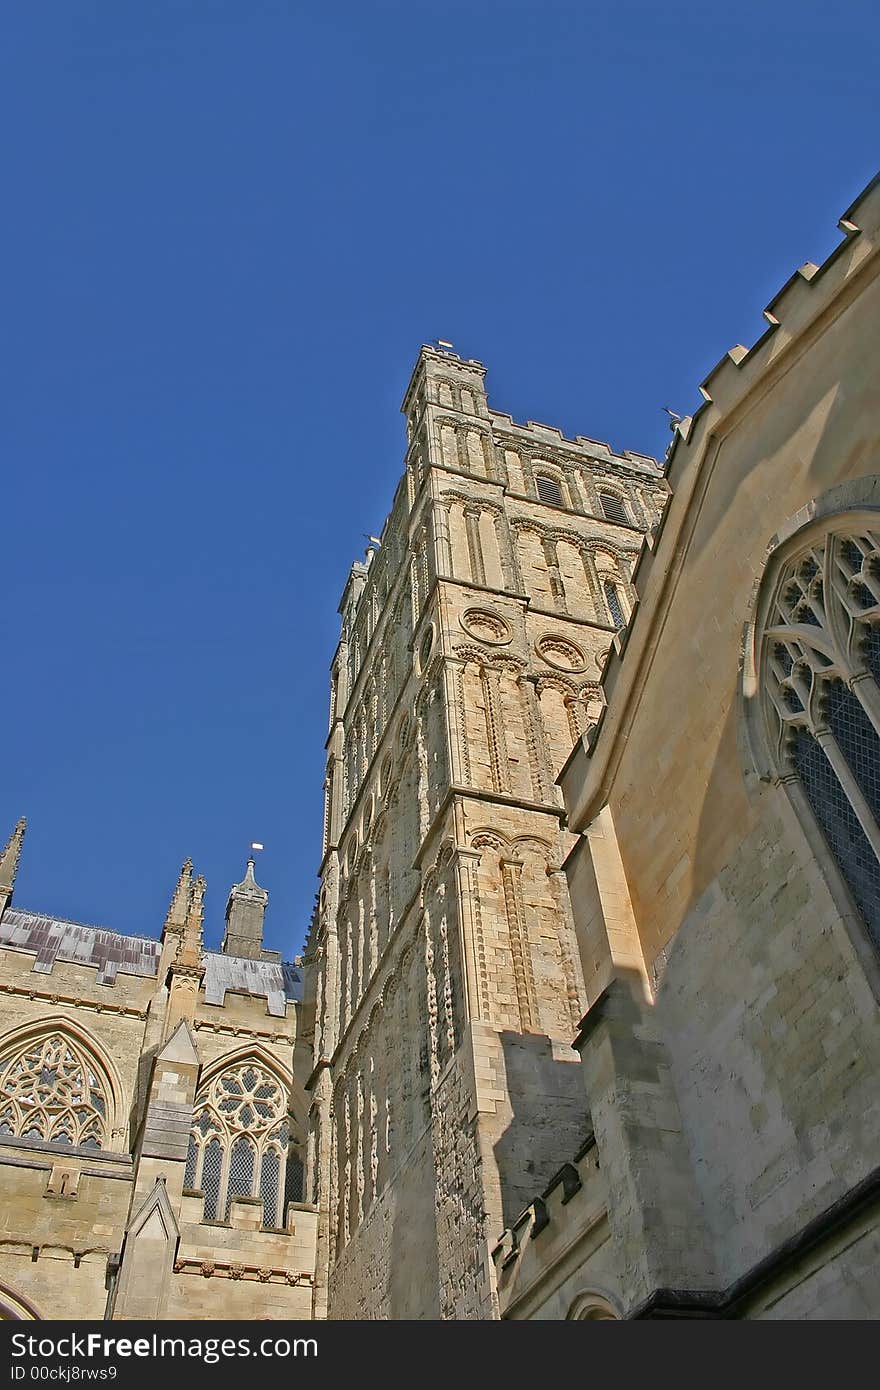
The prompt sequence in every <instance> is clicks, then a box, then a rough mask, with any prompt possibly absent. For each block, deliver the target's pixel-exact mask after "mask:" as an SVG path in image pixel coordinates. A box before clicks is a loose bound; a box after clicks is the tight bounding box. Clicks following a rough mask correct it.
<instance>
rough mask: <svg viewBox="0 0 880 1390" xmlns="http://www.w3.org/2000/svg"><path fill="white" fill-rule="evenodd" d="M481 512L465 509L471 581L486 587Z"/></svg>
mask: <svg viewBox="0 0 880 1390" xmlns="http://www.w3.org/2000/svg"><path fill="white" fill-rule="evenodd" d="M481 512H482V508H481V507H471V506H467V507H465V509H464V522H465V529H466V531H467V543H468V555H469V557H470V562H471V579H472V580H473V582H474V584H481V585H483V586H485V583H486V567H485V565H484V563H483V546H482V542H481V540H480V515H481Z"/></svg>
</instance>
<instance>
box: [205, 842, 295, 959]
mask: <svg viewBox="0 0 880 1390" xmlns="http://www.w3.org/2000/svg"><path fill="white" fill-rule="evenodd" d="M254 863H255V861H254V859H253V857H251V858H249V859H248V861H247V869H246V870H245V875H244V878H243V879H242V881H241V883H234V884H233V885H232V887H231V888H230V890H229V900H228V902H227V904H226V933H225V935H224V937H223V944H222V946H221V947H220V949H221V951H222V952H223V953H224V955H227V956H244V957H245V958H246V959H247V960H280V959H281V956H280V954H279V952H278V951H265V950H264V949H263V917H264V916H265V912H266V905H267V903H268V901H269V894H268V893H267V892H266V890H265V888H261V887H260V885H259V884H258V883H257V881H256V879H255V878H254Z"/></svg>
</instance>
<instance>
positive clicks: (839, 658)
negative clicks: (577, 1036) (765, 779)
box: [759, 519, 880, 950]
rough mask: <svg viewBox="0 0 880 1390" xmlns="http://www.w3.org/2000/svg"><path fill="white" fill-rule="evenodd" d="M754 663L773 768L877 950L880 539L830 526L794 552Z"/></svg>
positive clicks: (879, 920)
mask: <svg viewBox="0 0 880 1390" xmlns="http://www.w3.org/2000/svg"><path fill="white" fill-rule="evenodd" d="M853 520H854V519H853ZM844 528H845V529H844ZM759 660H760V672H761V689H762V692H763V712H764V722H765V727H766V731H767V734H768V738H769V742H770V747H771V749H772V751H773V755H774V759H775V762H776V764H777V766H778V768H779V769H780V771H781V772H782V773H783V775H787V776H793V777H795V778H796V779H797V781H798V782H799V784H800V786H801V787H802V789H803V792H804V794H805V796H806V799H807V801H808V803H809V805H810V808H811V810H812V812H813V815H814V816H815V818H816V821H817V822H818V824H819V826H820V828H821V830H822V832H823V835H824V837H825V840H826V842H827V844H828V847H829V849H830V850H831V853H832V855H833V857H834V859H835V861H836V863H837V865H838V868H839V869H840V871H841V874H842V876H843V878H844V880H845V882H846V884H847V886H848V888H849V890H850V893H851V894H852V897H853V899H854V900H855V903H856V906H857V907H858V909H859V911H860V913H861V916H862V918H863V920H864V922H865V925H866V927H867V929H868V934H869V936H870V937H871V939H872V941H873V943H874V945H875V947H876V948H877V949H878V950H880V738H878V733H880V689H878V683H880V531H875V530H872V529H871V527H870V525H866V526H864V527H862V526H858V525H855V524H853V522H851V523H850V525H846V523H845V522H843V521H842V519H839V520H838V521H837V523H836V526H835V527H834V529H830V528H829V529H828V530H827V531H826V532H825V533H824V534H821V535H819V536H818V537H814V539H813V540H812V541H811V542H810V543H809V544H806V545H803V546H801V548H800V549H799V550H798V552H797V553H796V554H795V555H794V556H792V558H791V559H789V561H788V562H787V563H786V564H785V565H784V567H783V568H782V570H781V571H780V574H779V577H778V579H777V582H776V585H775V588H774V590H773V593H772V595H771V597H770V601H769V604H768V607H767V610H766V614H765V618H764V623H763V630H762V633H761V640H760V652H759Z"/></svg>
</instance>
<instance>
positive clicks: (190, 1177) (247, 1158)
mask: <svg viewBox="0 0 880 1390" xmlns="http://www.w3.org/2000/svg"><path fill="white" fill-rule="evenodd" d="M297 1165H299V1169H301V1164H300V1162H299V1157H298V1155H297V1154H296V1151H295V1150H294V1149H292V1147H291V1142H290V1122H289V1119H288V1114H287V1093H286V1090H285V1088H284V1086H283V1085H282V1084H281V1082H280V1081H279V1080H278V1078H277V1077H276V1076H275V1075H274V1074H273V1073H271V1072H269V1071H268V1070H267V1069H266V1068H265V1067H263V1066H262V1065H261V1064H260V1063H259V1062H257V1061H251V1060H247V1061H244V1062H240V1063H239V1064H237V1065H236V1066H233V1067H230V1068H229V1069H228V1070H226V1071H224V1072H222V1073H221V1074H220V1075H219V1076H215V1077H214V1078H213V1079H212V1080H211V1081H210V1082H209V1083H208V1085H207V1087H205V1088H203V1089H202V1090H200V1092H199V1094H198V1095H197V1097H196V1104H195V1109H194V1111H193V1125H192V1130H191V1132H190V1140H189V1153H188V1156H187V1163H186V1174H185V1177H184V1187H186V1188H187V1189H188V1190H189V1191H190V1192H200V1193H201V1194H202V1197H203V1199H204V1204H205V1205H204V1219H205V1220H206V1221H228V1220H229V1210H230V1207H231V1204H232V1199H233V1197H256V1198H259V1199H260V1200H261V1202H262V1205H263V1224H264V1225H266V1226H274V1227H279V1226H281V1225H283V1221H284V1209H285V1203H286V1201H298V1200H300V1194H301V1190H302V1184H301V1182H300V1185H299V1189H298V1190H297V1191H296V1192H294V1191H290V1190H289V1191H287V1192H286V1193H285V1181H284V1180H285V1175H286V1174H289V1175H290V1177H291V1182H290V1183H289V1187H291V1188H295V1187H296V1174H297V1172H298V1171H299V1169H298V1167H297Z"/></svg>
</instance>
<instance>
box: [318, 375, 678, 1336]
mask: <svg viewBox="0 0 880 1390" xmlns="http://www.w3.org/2000/svg"><path fill="white" fill-rule="evenodd" d="M484 376H485V368H484V367H483V366H482V365H481V364H480V363H479V362H474V361H463V360H462V359H460V358H459V357H458V356H456V355H455V354H454V353H452V352H448V351H442V350H439V349H437V348H433V347H424V348H422V350H421V352H420V353H419V358H418V362H417V363H416V367H415V370H414V372H413V376H412V380H411V382H410V385H409V388H408V390H407V393H406V396H405V399H404V403H403V413H404V415H405V417H406V426H407V440H408V447H407V454H406V469H405V473H404V476H403V478H402V479H401V482H400V484H399V486H398V489H397V492H396V495H395V498H394V503H393V506H392V509H391V513H390V515H389V517H388V519H387V521H386V523H385V525H384V527H383V529H382V535H381V538H380V540H379V542H378V543H377V544H376V545H375V546H373V547H371V549H370V550H368V552H367V555H366V558H365V560H364V561H363V562H358V563H356V564H355V565H354V566H353V568H352V571H351V575H350V577H349V580H348V583H347V585H346V587H345V591H344V593H343V596H342V602H341V605H340V614H341V618H342V632H341V639H340V643H339V647H338V649H337V652H336V655H335V658H334V661H333V665H332V675H331V709H330V731H329V739H328V744H327V750H328V751H327V777H326V784H325V835H324V856H323V862H322V867H321V890H320V894H319V899H318V903H317V907H316V913H315V919H314V922H313V926H312V931H311V934H310V939H309V947H308V954H307V963H308V971H307V985H306V991H307V992H306V1009H307V1012H308V1011H310V1012H311V1013H312V1018H313V1024H312V1027H313V1038H312V1058H311V1059H310V1060H311V1063H312V1070H311V1076H310V1078H309V1081H308V1088H309V1091H310V1094H311V1110H310V1132H309V1158H308V1169H309V1172H308V1181H309V1185H310V1186H309V1196H310V1198H311V1200H313V1201H314V1202H316V1203H318V1204H319V1206H320V1208H321V1218H320V1226H319V1254H318V1260H319V1272H318V1281H319V1285H320V1294H319V1297H318V1299H317V1300H316V1302H317V1303H318V1304H320V1300H321V1299H326V1300H327V1303H328V1308H329V1315H330V1316H331V1317H336V1318H363V1317H380V1318H406V1317H416V1318H435V1317H451V1318H468V1319H474V1318H485V1317H493V1316H496V1315H497V1309H496V1299H495V1290H494V1270H493V1266H492V1262H491V1260H490V1259H489V1257H488V1244H489V1242H490V1241H494V1240H495V1239H496V1238H497V1237H498V1235H499V1234H500V1233H501V1231H502V1229H503V1228H504V1226H505V1225H506V1224H508V1222H509V1221H510V1220H511V1219H512V1218H513V1217H515V1216H516V1215H517V1214H518V1212H519V1211H520V1210H521V1209H522V1207H523V1206H525V1205H526V1204H527V1203H528V1202H529V1201H531V1200H532V1198H533V1196H534V1193H535V1192H536V1191H538V1190H540V1189H541V1187H542V1184H546V1183H547V1182H548V1181H549V1180H550V1178H551V1177H552V1176H553V1174H554V1172H555V1170H556V1168H557V1167H558V1164H559V1156H560V1154H565V1153H572V1154H573V1153H575V1152H576V1151H577V1150H578V1148H579V1146H580V1145H581V1144H582V1143H583V1141H584V1138H585V1136H586V1133H587V1130H588V1118H587V1114H586V1100H585V1096H584V1092H583V1087H582V1082H581V1077H580V1071H579V1068H578V1065H577V1057H576V1054H575V1053H574V1052H573V1051H572V1050H571V1047H570V1041H571V1039H572V1038H573V1036H574V1032H575V1029H576V1026H577V1024H578V1021H579V1019H580V1017H581V1015H582V1013H583V1011H584V1007H585V997H586V995H585V987H584V981H583V978H582V974H581V967H580V963H579V950H578V943H577V941H576V939H575V934H574V927H573V922H572V916H571V911H570V906H569V901H568V896H567V886H566V881H565V876H564V874H563V872H562V870H561V864H562V860H563V858H564V856H565V853H566V851H567V848H568V844H569V841H568V837H567V835H566V833H565V830H564V813H563V810H562V803H561V799H560V796H559V793H558V789H557V788H556V786H555V784H554V778H555V776H556V774H557V772H558V771H559V769H560V767H561V766H562V763H563V762H564V760H565V759H566V757H567V755H568V753H569V752H570V750H571V748H572V745H573V744H574V742H575V740H576V739H577V737H578V735H579V734H580V733H582V732H583V731H584V730H585V729H586V728H588V727H589V725H590V724H592V723H594V722H595V721H596V720H597V719H598V718H599V716H600V713H601V709H602V698H601V689H600V674H601V671H602V667H603V663H604V660H605V657H606V655H607V654H608V651H609V649H610V647H611V644H612V643H613V642H615V641H616V640H619V639H618V638H617V636H616V633H617V631H618V630H619V629H620V628H621V627H622V626H623V625H624V624H625V622H626V620H627V618H628V615H629V612H630V606H631V603H632V596H633V587H632V582H631V576H632V569H633V566H634V564H635V560H636V557H637V555H638V553H639V550H640V548H641V544H642V540H643V536H644V534H645V532H646V531H649V530H650V529H651V528H652V527H654V526H655V525H656V523H657V521H658V520H659V517H660V514H661V511H662V507H663V502H664V499H665V492H666V488H665V484H664V482H663V478H662V473H661V470H660V469H659V467H658V466H657V464H656V463H655V462H654V460H652V459H649V458H647V457H645V456H643V455H637V454H629V453H627V454H623V455H617V454H615V453H613V452H612V451H611V450H610V449H609V448H608V446H607V445H605V444H601V443H599V442H597V441H595V440H590V439H585V438H581V437H578V438H577V439H575V440H574V441H569V440H566V439H564V438H563V437H562V435H561V434H560V432H559V431H558V430H556V429H552V428H549V427H547V426H545V425H539V424H535V423H534V422H531V421H530V422H528V423H527V424H526V425H524V426H523V425H517V424H516V423H515V422H514V421H513V419H512V418H511V417H510V416H507V415H502V414H499V413H498V412H496V411H492V410H490V409H489V406H488V403H487V399H486V393H485V387H484ZM319 1315H320V1314H319Z"/></svg>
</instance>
